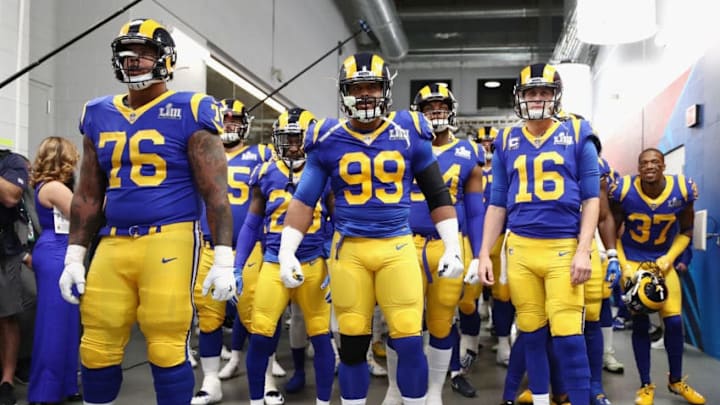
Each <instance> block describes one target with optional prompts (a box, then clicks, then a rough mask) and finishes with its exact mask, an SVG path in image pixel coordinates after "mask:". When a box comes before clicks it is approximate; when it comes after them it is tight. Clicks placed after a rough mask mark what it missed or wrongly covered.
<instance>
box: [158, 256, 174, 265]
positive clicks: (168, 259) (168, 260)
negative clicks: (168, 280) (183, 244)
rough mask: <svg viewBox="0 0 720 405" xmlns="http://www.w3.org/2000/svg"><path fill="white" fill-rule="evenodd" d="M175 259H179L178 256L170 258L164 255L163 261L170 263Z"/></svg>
mask: <svg viewBox="0 0 720 405" xmlns="http://www.w3.org/2000/svg"><path fill="white" fill-rule="evenodd" d="M175 259H177V257H169V258H166V257H163V258H162V262H163V264H165V263H169V262H171V261H173V260H175Z"/></svg>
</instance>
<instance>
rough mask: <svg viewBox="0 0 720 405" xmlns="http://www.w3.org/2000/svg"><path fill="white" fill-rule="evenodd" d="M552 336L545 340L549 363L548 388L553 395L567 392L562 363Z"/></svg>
mask: <svg viewBox="0 0 720 405" xmlns="http://www.w3.org/2000/svg"><path fill="white" fill-rule="evenodd" d="M553 342H554V341H553V339H552V337H550V338H548V340H547V353H548V364H549V365H550V389H551V390H552V393H553V395H562V394H566V393H567V388H566V387H565V383H564V381H563V378H565V376H564V375H563V363H562V360H560V356H558V353H557V352H556V351H555V345H554V343H553Z"/></svg>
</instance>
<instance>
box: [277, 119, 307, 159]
mask: <svg viewBox="0 0 720 405" xmlns="http://www.w3.org/2000/svg"><path fill="white" fill-rule="evenodd" d="M272 140H273V145H274V146H275V152H276V153H277V155H278V158H280V160H282V161H283V163H285V165H286V166H287V167H288V168H290V169H292V170H297V169H299V168H301V167H302V165H303V164H304V163H305V149H304V148H303V143H304V141H305V132H304V130H303V129H302V128H301V127H300V125H298V123H296V122H291V123H288V124H287V126H286V127H284V128H278V129H275V130H273V135H272Z"/></svg>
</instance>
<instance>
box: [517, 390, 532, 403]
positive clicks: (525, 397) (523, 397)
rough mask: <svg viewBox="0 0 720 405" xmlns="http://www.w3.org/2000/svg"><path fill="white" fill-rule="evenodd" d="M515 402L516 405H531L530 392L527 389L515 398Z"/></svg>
mask: <svg viewBox="0 0 720 405" xmlns="http://www.w3.org/2000/svg"><path fill="white" fill-rule="evenodd" d="M515 402H517V403H518V404H532V403H533V398H532V392H531V391H530V390H529V389H526V390H525V391H523V392H521V393H520V395H518V397H517V398H515Z"/></svg>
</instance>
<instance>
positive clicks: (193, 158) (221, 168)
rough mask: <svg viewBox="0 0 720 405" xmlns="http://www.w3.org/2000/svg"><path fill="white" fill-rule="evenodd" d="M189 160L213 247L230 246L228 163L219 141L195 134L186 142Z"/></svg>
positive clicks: (213, 136) (230, 217)
mask: <svg viewBox="0 0 720 405" xmlns="http://www.w3.org/2000/svg"><path fill="white" fill-rule="evenodd" d="M188 158H189V160H190V166H191V167H192V170H193V175H194V177H195V184H197V187H198V190H199V191H200V194H201V195H202V198H203V200H204V201H205V209H206V210H207V219H208V224H209V225H210V234H211V235H212V239H213V243H214V244H215V246H218V245H223V246H231V245H232V223H233V221H232V212H231V211H230V202H229V201H228V194H227V188H228V185H227V159H226V157H225V150H224V149H223V146H222V142H221V141H220V137H219V136H217V135H213V134H211V133H210V132H208V131H205V130H200V131H197V132H195V133H194V134H193V135H192V136H191V137H190V141H188Z"/></svg>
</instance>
